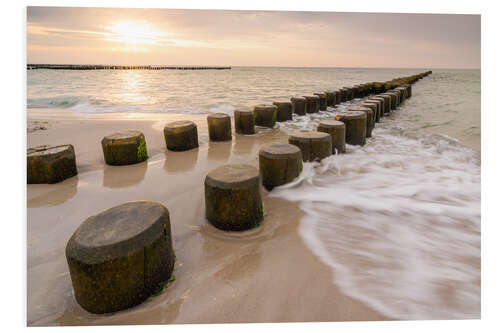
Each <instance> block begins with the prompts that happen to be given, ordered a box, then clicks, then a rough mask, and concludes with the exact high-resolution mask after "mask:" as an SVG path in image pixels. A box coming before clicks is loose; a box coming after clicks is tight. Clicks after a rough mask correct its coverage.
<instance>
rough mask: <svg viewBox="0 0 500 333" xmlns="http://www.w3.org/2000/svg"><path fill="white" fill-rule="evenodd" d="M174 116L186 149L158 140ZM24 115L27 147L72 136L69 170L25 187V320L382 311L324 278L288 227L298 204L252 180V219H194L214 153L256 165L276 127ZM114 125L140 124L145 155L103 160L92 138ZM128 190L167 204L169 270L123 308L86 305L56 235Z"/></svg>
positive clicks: (244, 318) (273, 317)
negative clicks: (231, 229)
mask: <svg viewBox="0 0 500 333" xmlns="http://www.w3.org/2000/svg"><path fill="white" fill-rule="evenodd" d="M180 119H189V120H191V121H193V122H195V123H196V124H197V126H198V134H199V143H200V147H199V148H198V149H194V150H190V151H186V152H171V151H167V150H166V148H165V142H164V138H163V126H164V124H165V123H167V122H170V121H175V120H180ZM27 121H28V124H31V123H33V122H44V123H43V126H45V127H46V129H45V130H36V131H33V132H31V133H28V135H27V146H28V147H31V146H34V145H39V144H45V143H47V144H48V143H50V144H61V143H70V144H73V145H74V147H75V153H76V159H77V167H78V171H79V174H78V175H77V176H76V177H73V178H70V179H67V180H65V181H63V182H61V183H58V184H53V185H28V186H27V205H28V212H27V236H28V241H27V244H28V250H27V254H28V258H27V264H28V268H27V283H28V293H27V295H28V300H27V320H28V326H51V325H124V324H136V325H137V324H167V323H176V324H184V323H236V322H239V323H249V322H252V323H258V322H297V321H300V322H309V321H356V320H390V318H387V317H385V316H383V315H381V314H379V313H378V312H376V311H375V310H372V309H371V308H369V307H368V306H367V305H365V304H363V303H361V302H359V301H357V300H354V299H352V298H350V297H348V296H346V295H344V294H343V293H342V292H341V291H340V289H339V288H338V287H337V286H336V285H335V284H334V283H333V278H334V276H333V274H332V271H331V269H330V268H329V267H328V266H327V265H325V264H324V263H322V262H321V260H320V259H319V258H317V257H316V256H315V255H314V254H313V253H312V252H311V251H310V250H309V249H308V247H307V246H306V245H305V244H304V242H303V240H302V239H301V237H300V235H299V233H298V228H299V224H300V219H301V217H302V215H303V213H302V212H301V210H300V208H299V205H298V204H297V203H295V202H291V201H286V200H284V199H278V198H273V197H270V196H269V195H268V192H267V191H265V190H264V189H263V190H262V194H263V204H264V216H265V219H264V223H263V224H262V226H260V227H258V228H256V229H253V230H250V231H247V232H243V233H237V234H235V233H228V232H223V231H220V230H217V229H215V228H214V227H212V226H211V225H210V224H209V223H208V222H207V221H206V220H205V217H204V196H203V179H204V177H205V175H206V174H207V173H208V171H209V170H211V169H213V168H214V167H216V166H219V165H222V164H225V163H247V164H251V165H253V166H256V165H257V163H258V150H259V147H260V146H261V145H262V144H264V143H267V142H286V141H287V137H288V136H287V134H286V133H285V132H283V131H281V130H279V129H278V130H276V129H275V130H273V131H269V130H261V131H259V132H258V133H257V134H255V135H252V136H241V135H234V136H233V140H232V141H231V142H220V143H214V142H209V140H208V130H207V124H206V115H185V114H119V113H113V114H99V115H89V114H77V113H73V112H71V113H70V112H67V110H64V109H63V110H58V109H28V112H27ZM29 126H30V125H28V127H29ZM126 129H137V130H140V131H142V132H143V133H144V135H145V137H146V143H147V148H148V153H149V156H150V158H149V160H148V161H147V162H143V163H139V164H136V165H130V166H124V167H111V166H107V165H105V164H104V159H103V157H102V151H101V146H100V140H101V138H102V137H103V136H104V135H107V134H111V133H113V132H116V131H121V130H126ZM133 200H153V201H157V202H159V203H161V204H163V205H165V206H166V207H167V208H168V209H169V211H170V216H171V223H172V236H173V241H174V250H175V252H176V255H177V262H176V264H175V270H174V275H175V277H176V281H174V282H173V283H172V285H171V286H169V287H168V288H167V289H166V290H165V291H163V292H162V293H161V294H160V295H158V296H155V297H152V298H150V299H148V300H147V301H146V302H145V303H143V304H141V305H139V306H137V307H134V308H132V309H129V310H126V311H122V312H118V313H115V314H112V315H101V316H99V315H93V314H90V313H87V312H85V311H84V310H83V309H81V308H80V307H79V306H78V304H77V303H76V301H75V300H74V297H73V295H72V287H71V280H70V277H69V272H68V268H67V264H66V260H65V257H64V247H65V246H66V241H67V240H68V239H69V237H70V235H71V234H72V233H73V231H74V230H75V229H76V228H77V227H78V226H79V225H80V223H81V222H83V220H85V219H86V218H87V217H88V216H90V215H93V214H96V213H99V212H100V211H102V210H104V209H107V208H110V207H113V206H115V205H117V204H120V203H124V202H126V201H133Z"/></svg>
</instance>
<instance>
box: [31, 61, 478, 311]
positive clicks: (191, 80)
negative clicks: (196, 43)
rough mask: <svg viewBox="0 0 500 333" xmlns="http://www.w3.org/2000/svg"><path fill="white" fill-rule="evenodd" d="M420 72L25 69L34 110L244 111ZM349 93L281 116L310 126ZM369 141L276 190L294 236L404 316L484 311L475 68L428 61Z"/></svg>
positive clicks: (359, 294)
mask: <svg viewBox="0 0 500 333" xmlns="http://www.w3.org/2000/svg"><path fill="white" fill-rule="evenodd" d="M426 70H428V69H389V68H387V69H375V68H286V67H233V68H232V69H231V70H89V71H78V70H71V71H70V70H68V71H66V70H43V69H39V70H28V72H27V106H28V108H51V109H52V108H60V109H61V110H64V111H65V112H68V113H85V114H88V113H91V114H94V113H95V114H99V113H112V112H131V113H137V112H141V113H182V114H209V113H215V112H223V113H227V114H230V115H232V114H233V112H234V110H235V109H237V108H240V107H253V106H254V105H257V104H261V103H269V102H272V101H280V100H289V99H290V97H292V96H302V95H309V94H312V93H315V92H323V91H326V90H336V89H339V88H341V87H346V86H352V85H355V84H361V83H366V82H374V81H387V80H391V79H393V78H396V77H403V76H409V75H413V74H417V73H421V72H424V71H426ZM360 102H361V100H359V99H356V100H353V101H351V102H348V103H343V104H341V105H338V106H336V107H329V108H328V110H327V111H321V112H319V113H317V114H308V115H306V116H296V115H294V119H293V120H291V121H287V122H284V123H280V124H279V125H278V126H279V129H280V130H283V131H286V132H293V131H296V130H302V129H315V128H316V126H317V123H318V122H319V121H320V120H321V119H324V118H329V117H332V116H334V115H335V114H336V113H338V112H339V111H342V110H344V109H345V108H346V107H349V106H350V105H352V104H359V103H360ZM372 134H373V136H372V138H369V139H368V140H367V144H366V145H365V146H363V147H360V146H350V145H348V146H347V149H348V152H347V154H343V155H335V156H332V157H330V158H327V159H324V160H323V161H321V162H313V163H305V165H304V170H303V172H302V174H301V175H300V176H299V177H298V178H297V179H296V180H295V181H293V182H292V183H290V184H287V185H284V186H281V187H278V188H275V189H274V190H273V191H272V192H271V194H270V195H272V196H276V197H280V198H284V199H287V200H290V201H294V202H297V203H298V204H299V205H300V208H301V209H302V211H303V212H304V217H303V218H302V220H301V222H300V228H299V233H300V236H301V237H302V239H303V241H304V243H305V244H306V246H307V247H308V248H309V249H310V250H311V251H312V252H313V253H314V254H315V255H316V256H317V257H318V258H319V259H320V260H321V261H322V262H323V263H324V264H325V265H328V266H329V267H331V269H332V283H334V284H336V285H337V286H338V287H339V288H340V289H341V290H342V291H343V292H344V293H345V294H347V295H349V296H351V297H353V298H355V299H357V300H360V301H361V302H363V303H365V304H367V305H369V306H371V307H373V308H374V309H376V310H377V311H379V312H381V313H383V314H385V315H387V316H390V317H392V318H400V319H443V318H446V319H466V318H480V311H481V298H480V294H481V72H480V70H462V69H460V70H459V69H432V74H431V75H429V76H427V77H425V78H423V79H422V80H419V81H418V82H416V83H415V84H414V85H413V87H412V97H411V98H410V99H408V100H406V101H405V102H404V103H403V104H402V105H400V106H399V108H398V109H397V110H395V111H393V112H392V114H391V115H390V116H388V117H384V118H382V121H381V122H380V123H378V124H377V126H376V127H375V129H374V131H373V133H372Z"/></svg>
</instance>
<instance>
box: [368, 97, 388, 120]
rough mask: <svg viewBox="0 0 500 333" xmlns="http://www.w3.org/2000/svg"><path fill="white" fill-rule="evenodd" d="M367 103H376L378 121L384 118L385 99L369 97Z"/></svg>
mask: <svg viewBox="0 0 500 333" xmlns="http://www.w3.org/2000/svg"><path fill="white" fill-rule="evenodd" d="M367 101H370V102H371V101H373V102H376V103H377V105H378V113H379V120H380V118H382V117H383V116H384V112H385V99H384V98H383V97H377V96H374V97H371V98H370V99H368V100H367ZM377 122H378V121H377Z"/></svg>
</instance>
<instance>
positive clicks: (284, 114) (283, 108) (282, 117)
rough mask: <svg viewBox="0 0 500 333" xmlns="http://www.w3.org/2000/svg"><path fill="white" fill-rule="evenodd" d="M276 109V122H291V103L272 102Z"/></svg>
mask: <svg viewBox="0 0 500 333" xmlns="http://www.w3.org/2000/svg"><path fill="white" fill-rule="evenodd" d="M273 104H274V105H276V107H277V108H278V110H277V112H278V114H277V117H276V121H278V122H282V121H287V120H292V113H293V111H292V103H291V102H273Z"/></svg>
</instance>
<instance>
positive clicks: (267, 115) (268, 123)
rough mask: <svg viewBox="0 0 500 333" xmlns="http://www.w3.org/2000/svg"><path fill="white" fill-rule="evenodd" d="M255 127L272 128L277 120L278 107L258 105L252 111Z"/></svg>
mask: <svg viewBox="0 0 500 333" xmlns="http://www.w3.org/2000/svg"><path fill="white" fill-rule="evenodd" d="M253 114H254V117H255V125H257V126H262V127H269V128H274V126H275V125H276V120H277V118H278V107H277V106H276V105H272V104H271V105H270V104H259V105H256V106H255V107H254V109H253Z"/></svg>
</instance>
